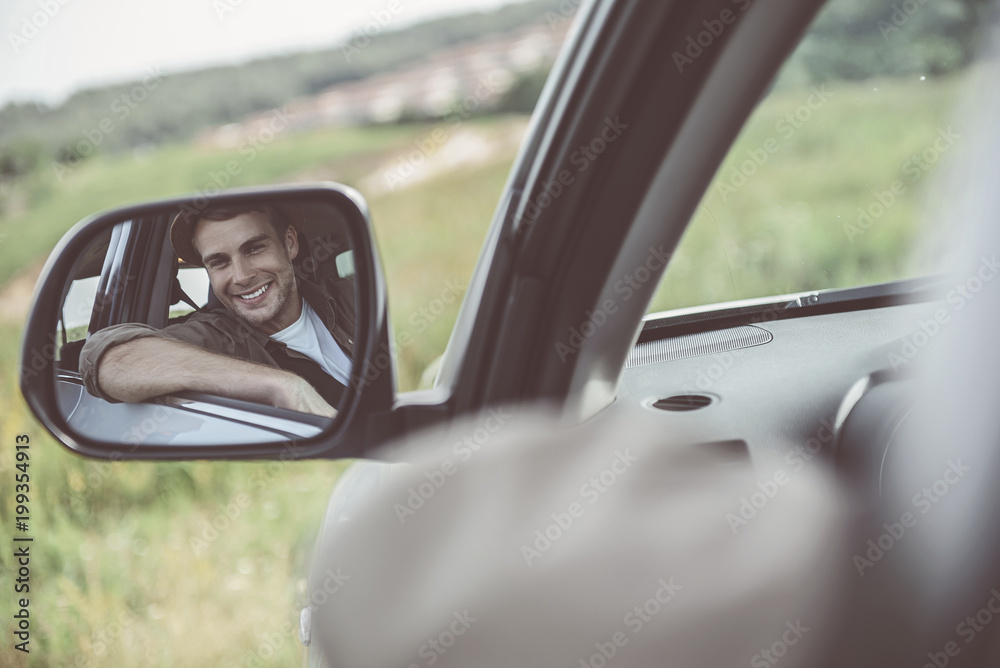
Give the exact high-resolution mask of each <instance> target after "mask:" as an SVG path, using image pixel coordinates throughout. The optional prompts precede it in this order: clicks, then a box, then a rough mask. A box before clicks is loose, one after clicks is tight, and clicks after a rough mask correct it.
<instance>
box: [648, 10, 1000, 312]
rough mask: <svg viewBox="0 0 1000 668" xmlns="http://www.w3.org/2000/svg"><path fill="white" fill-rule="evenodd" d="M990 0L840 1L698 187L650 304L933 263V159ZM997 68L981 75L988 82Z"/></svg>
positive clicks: (951, 119)
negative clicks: (697, 199)
mask: <svg viewBox="0 0 1000 668" xmlns="http://www.w3.org/2000/svg"><path fill="white" fill-rule="evenodd" d="M990 5H991V3H989V2H985V1H983V0H935V2H933V3H924V2H917V1H916V0H907V1H906V2H899V1H898V0H874V1H873V0H834V1H833V2H832V3H831V4H829V5H828V6H827V7H826V8H825V10H824V11H823V12H822V13H821V14H820V15H819V17H818V18H817V20H816V21H815V22H814V24H813V26H812V27H811V29H810V31H809V32H808V34H807V35H806V37H805V38H804V40H803V41H802V43H801V44H800V46H799V48H798V49H797V50H796V52H795V53H794V55H793V56H792V57H791V58H790V59H789V60H788V61H787V62H786V64H785V66H784V67H783V69H782V70H781V72H780V74H779V76H778V77H777V78H776V80H775V83H774V85H773V86H772V88H771V90H770V91H769V93H768V95H767V96H766V97H765V99H764V100H763V101H762V102H761V104H760V105H759V106H758V108H757V109H756V110H755V112H754V113H753V114H752V116H751V117H750V119H749V120H748V122H747V124H746V126H745V127H744V129H743V131H742V133H741V134H740V136H739V139H738V140H737V141H736V142H735V144H734V145H733V147H732V149H731V150H730V153H729V155H728V156H727V157H726V159H725V161H724V162H723V163H722V166H721V168H720V170H719V172H718V173H717V174H716V177H715V180H714V182H713V183H712V185H711V186H710V187H709V189H708V191H707V192H706V194H705V196H704V198H703V200H702V202H701V204H700V206H699V207H698V210H697V212H696V214H695V215H694V217H693V219H692V221H691V223H690V225H689V227H688V229H687V231H686V233H685V236H684V238H683V239H682V241H681V244H680V246H679V248H678V250H677V252H676V253H675V255H674V257H673V258H672V260H671V262H670V265H669V268H668V270H667V274H666V277H665V279H664V281H663V284H662V285H661V286H660V289H659V291H658V292H657V294H656V296H655V297H654V299H653V302H652V304H651V307H650V310H651V311H653V312H656V311H663V310H668V309H676V308H682V307H688V306H699V305H704V304H715V303H719V302H727V301H735V300H741V299H749V298H757V297H767V296H772V295H785V294H791V293H797V292H806V291H813V290H824V289H832V288H848V287H855V286H860V285H867V284H875V283H882V282H886V281H892V280H898V279H903V278H909V277H914V276H920V275H925V274H929V273H936V272H939V271H941V270H942V269H943V268H944V261H945V259H946V256H947V254H948V251H949V247H948V243H947V239H948V237H947V235H946V234H945V233H944V231H943V229H942V226H941V225H940V224H939V222H938V221H936V220H934V216H933V215H932V214H931V213H929V211H931V210H932V207H931V206H930V204H931V201H930V195H931V193H932V192H933V184H934V182H935V180H936V179H937V177H938V174H939V172H941V171H942V169H943V168H944V167H946V166H947V164H948V162H949V160H951V159H953V156H954V157H957V154H958V153H960V151H961V149H962V146H963V145H965V144H967V143H969V142H974V141H975V138H974V137H972V136H969V135H968V134H967V133H966V132H965V131H964V129H963V128H962V127H961V125H960V124H958V123H956V118H957V117H956V116H955V114H954V111H955V109H954V108H955V104H956V100H957V99H958V97H959V95H960V92H961V91H962V90H963V89H964V88H965V87H966V86H967V85H968V83H969V82H970V81H971V80H972V79H973V78H974V77H976V76H977V74H978V73H979V72H980V71H981V70H982V69H983V68H982V66H981V64H980V63H979V62H978V61H977V55H976V54H977V53H978V52H979V49H980V47H981V46H982V42H983V39H982V36H983V33H985V29H984V27H985V24H986V19H985V17H986V14H987V10H988V8H989V6H990ZM994 84H995V82H993V83H990V84H989V85H994Z"/></svg>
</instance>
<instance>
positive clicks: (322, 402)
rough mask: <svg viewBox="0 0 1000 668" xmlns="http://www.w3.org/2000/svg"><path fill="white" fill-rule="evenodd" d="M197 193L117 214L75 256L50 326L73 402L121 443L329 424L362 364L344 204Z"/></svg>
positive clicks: (68, 404) (83, 427)
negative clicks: (169, 204) (195, 196)
mask: <svg viewBox="0 0 1000 668" xmlns="http://www.w3.org/2000/svg"><path fill="white" fill-rule="evenodd" d="M196 202H197V200H196V201H195V202H192V203H191V204H184V205H181V206H174V207H169V208H162V209H158V210H152V211H151V212H149V213H145V214H143V215H138V216H134V217H130V218H127V219H126V218H123V219H121V220H118V221H113V223H114V224H113V225H112V226H109V227H105V228H103V229H102V230H101V231H100V232H97V233H95V235H94V237H93V239H92V240H89V241H88V244H87V246H86V248H85V250H84V252H82V253H80V254H79V255H78V256H77V257H75V258H73V260H72V262H73V266H72V268H71V269H70V271H69V274H68V276H69V279H68V280H67V281H66V284H65V286H64V287H63V291H62V300H61V303H60V304H59V313H58V324H57V326H56V331H55V332H54V340H53V341H54V343H55V350H56V352H55V355H56V360H57V364H56V387H57V396H58V400H59V407H60V411H61V413H62V415H63V417H64V418H65V419H66V422H67V424H68V425H69V426H70V428H71V429H72V430H74V431H76V432H77V433H78V434H80V435H82V436H85V437H87V438H90V439H94V440H99V441H102V442H105V443H114V444H121V445H122V446H123V452H125V451H132V452H134V451H135V450H136V449H137V448H141V447H142V446H144V445H146V446H150V445H185V444H191V445H239V444H254V443H274V442H276V441H282V440H289V441H291V440H298V439H304V438H309V437H312V436H316V435H318V434H320V433H321V432H322V431H324V430H325V429H326V428H328V427H330V426H331V425H332V423H333V420H334V419H335V418H336V416H337V414H338V409H339V408H341V407H342V405H343V402H344V401H345V399H346V397H347V387H348V386H349V385H350V378H351V374H352V371H353V370H354V367H355V357H354V355H355V350H356V348H355V345H354V342H355V340H356V339H357V338H358V329H357V328H358V323H357V322H356V318H355V304H356V303H357V301H358V294H359V292H358V289H359V286H358V285H357V283H356V280H355V269H354V252H353V249H352V247H351V243H350V237H349V233H348V226H347V224H346V221H345V218H344V214H343V213H342V212H341V211H339V210H338V209H337V207H336V206H334V205H332V204H330V203H329V202H326V201H319V200H317V201H310V200H309V199H306V198H304V197H303V198H300V199H297V200H290V199H288V198H287V197H283V198H281V199H280V200H277V199H276V200H274V201H271V200H268V199H267V198H263V199H259V200H247V199H242V200H240V201H239V202H230V201H213V200H207V201H206V200H204V199H202V200H201V205H202V206H200V207H198V206H195V203H196Z"/></svg>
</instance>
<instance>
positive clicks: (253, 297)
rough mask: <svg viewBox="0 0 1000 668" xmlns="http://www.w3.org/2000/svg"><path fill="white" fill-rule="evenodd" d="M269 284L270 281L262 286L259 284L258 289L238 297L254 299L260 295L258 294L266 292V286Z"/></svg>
mask: <svg viewBox="0 0 1000 668" xmlns="http://www.w3.org/2000/svg"><path fill="white" fill-rule="evenodd" d="M270 285H271V284H270V283H268V284H267V285H263V286H261V288H260V290H257V291H256V292H251V293H250V294H248V295H240V296H239V297H240V299H255V298H257V297H260V296H261V295H262V294H264V293H265V292H267V288H268V287H269V286H270Z"/></svg>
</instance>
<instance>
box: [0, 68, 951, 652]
mask: <svg viewBox="0 0 1000 668" xmlns="http://www.w3.org/2000/svg"><path fill="white" fill-rule="evenodd" d="M875 87H878V88H880V90H878V91H872V90H871V89H872V88H875ZM956 89H957V88H956V82H953V81H927V82H918V81H913V82H895V83H893V82H885V83H883V84H875V85H872V84H871V83H866V84H852V85H846V84H841V85H838V86H836V87H830V91H831V93H832V94H831V95H830V96H829V99H828V100H827V101H825V102H823V103H822V105H821V107H820V108H819V109H815V110H811V111H812V115H811V118H810V120H809V121H808V122H804V123H802V126H801V128H796V129H795V132H793V133H792V134H791V136H788V137H786V136H785V135H786V134H787V131H782V130H779V123H780V121H781V119H782V118H784V117H785V115H786V114H788V113H795V111H796V110H797V109H798V108H799V107H801V106H802V105H803V104H806V100H807V97H808V95H809V93H808V91H806V90H803V89H794V90H784V91H779V92H777V93H776V94H775V95H774V96H773V97H771V98H770V99H769V100H767V101H766V102H765V103H764V104H763V105H762V107H761V108H760V110H759V111H758V112H757V113H756V114H755V116H754V118H753V120H752V122H751V123H750V125H749V126H748V127H747V129H746V131H745V132H744V133H743V135H742V136H741V139H740V141H739V145H738V147H737V149H736V150H735V152H734V154H733V156H732V157H731V158H730V159H729V160H728V161H727V163H726V165H725V166H724V167H723V169H722V171H721V172H720V176H719V178H720V179H722V180H723V181H722V182H726V183H730V184H732V181H731V177H732V170H733V169H734V168H735V169H739V167H740V165H742V163H743V162H744V161H745V160H747V159H748V157H747V156H748V155H751V153H753V152H754V151H759V150H760V149H761V147H767V146H769V145H770V146H772V148H773V144H768V140H769V139H774V140H775V141H777V142H779V149H778V150H777V151H773V152H771V153H770V154H769V156H770V157H769V158H768V160H767V162H766V163H765V164H763V165H758V166H757V168H756V169H755V170H750V169H749V168H748V170H747V171H753V172H754V173H753V175H752V176H749V177H746V182H745V183H744V184H742V185H740V186H739V187H736V186H733V187H734V189H735V192H728V191H724V190H723V189H721V188H720V187H719V186H718V185H716V186H713V187H712V189H711V190H710V191H709V194H708V196H707V197H706V199H705V202H704V203H703V207H702V209H701V210H700V212H699V214H698V218H697V220H696V222H695V224H694V225H693V226H692V227H691V229H690V231H689V233H688V235H687V237H686V238H685V240H684V243H683V247H682V249H681V251H680V252H679V254H678V256H677V257H676V258H675V263H674V264H672V265H671V269H670V271H669V274H668V279H667V281H666V282H665V283H664V286H663V288H662V289H661V291H660V293H659V294H658V296H657V298H656V301H655V303H654V308H667V307H675V306H684V305H689V304H697V303H706V302H710V301H720V300H724V299H732V298H739V297H749V296H759V295H766V294H776V293H782V292H787V291H791V290H802V289H812V288H820V287H831V286H833V285H846V284H857V283H863V282H869V281H877V280H885V279H889V278H896V277H899V276H902V275H906V274H907V273H909V272H911V271H914V270H915V269H916V267H915V266H914V265H912V263H911V260H910V258H911V256H912V252H911V251H912V250H913V249H914V248H916V247H917V246H918V242H919V240H920V239H922V238H926V237H925V235H922V234H921V232H920V227H919V226H918V225H917V224H916V221H918V220H919V219H920V216H919V214H920V207H921V201H922V188H923V186H924V184H925V183H926V182H927V181H928V180H929V179H928V175H924V174H922V175H921V178H919V179H916V180H910V179H911V178H912V177H911V176H910V175H908V174H906V172H905V167H904V164H905V163H906V161H907V160H908V159H909V156H911V155H913V154H915V153H919V152H921V151H924V150H925V149H926V147H927V146H928V145H929V144H932V143H933V142H934V139H935V136H936V135H937V132H938V131H939V129H941V128H942V127H946V126H947V125H948V109H949V108H950V106H951V102H952V100H953V99H954V96H955V91H956ZM873 93H875V94H873ZM900 119H904V121H905V122H901V121H900ZM504 122H507V121H505V120H483V121H480V122H478V125H475V126H474V127H477V128H479V129H480V130H482V131H483V132H486V133H488V132H491V131H493V130H494V129H496V128H497V127H498V125H499V124H501V123H504ZM429 131H430V128H428V127H426V126H400V127H383V128H369V129H355V130H321V131H315V132H312V133H309V134H300V135H294V136H290V137H283V138H279V139H276V140H275V141H274V142H273V143H272V144H270V145H268V146H267V147H266V148H265V150H262V151H261V152H260V153H259V154H258V155H257V156H256V157H255V159H254V160H253V161H250V162H247V163H246V164H245V165H244V169H243V171H242V173H241V174H240V175H239V177H237V178H235V179H234V180H233V183H232V184H231V185H251V184H260V183H273V182H291V181H297V180H317V179H318V178H325V179H335V180H340V181H343V182H346V183H348V184H354V185H360V184H361V183H362V182H363V181H364V179H366V178H369V177H370V176H371V175H372V174H373V173H377V172H378V169H379V168H380V166H382V165H385V164H391V161H392V158H393V156H395V155H398V154H401V153H404V152H406V151H409V150H411V148H412V146H413V142H414V141H415V140H418V139H419V138H421V137H422V136H424V135H425V134H426V133H427V132H429ZM764 150H766V148H765V149H764ZM748 152H749V153H748ZM232 157H233V156H232V152H231V151H230V152H227V151H223V150H221V149H209V148H204V147H198V146H172V147H163V148H159V149H156V150H155V151H154V152H152V153H150V154H147V155H143V156H127V157H114V158H104V157H97V158H95V159H93V160H91V161H89V162H87V163H84V164H83V165H81V166H80V167H78V168H77V169H76V170H74V171H73V173H71V174H69V175H67V176H65V177H64V178H63V179H62V180H60V179H58V178H57V177H56V175H55V173H54V172H53V171H52V170H46V171H43V172H41V173H38V174H35V175H33V176H32V177H30V178H29V179H27V180H26V181H24V182H21V183H19V184H16V185H14V186H9V187H8V188H7V189H6V190H5V191H4V193H3V197H4V202H5V208H6V211H7V213H6V214H5V215H4V217H3V218H2V219H0V234H6V235H7V236H6V237H3V241H2V243H0V281H2V280H6V279H8V278H10V277H12V276H14V275H16V274H17V273H18V272H20V271H24V270H25V269H26V268H28V267H30V266H32V265H34V264H37V262H38V261H39V260H40V259H41V258H42V257H43V256H44V255H45V254H47V252H48V251H49V250H50V249H51V247H52V246H53V245H54V244H55V242H56V240H57V239H58V238H59V237H60V235H62V234H63V232H64V231H65V230H66V229H67V228H68V227H69V226H70V225H71V224H73V223H74V222H76V221H77V220H78V219H80V218H82V217H84V216H85V215H87V214H89V213H91V212H94V211H97V210H100V209H104V208H108V207H112V206H116V205H120V204H123V203H126V202H129V201H135V200H141V199H144V198H150V197H159V196H167V195H174V194H178V193H183V192H189V191H192V190H196V189H203V188H205V187H206V186H207V185H208V184H209V183H210V180H209V179H210V176H209V175H210V174H211V173H212V172H215V171H218V170H221V169H224V166H225V164H226V162H227V160H230V159H232ZM513 157H514V155H513V152H512V151H510V150H506V151H501V152H500V153H498V154H497V155H496V156H494V158H493V159H492V160H491V161H489V162H487V163H485V164H481V165H477V166H474V167H467V168H462V169H459V170H455V171H453V172H451V173H449V174H446V175H443V176H440V177H438V178H435V179H433V180H428V181H426V182H424V183H421V184H420V185H419V186H417V187H413V188H407V189H401V190H399V191H396V192H388V193H385V194H381V195H378V196H373V197H372V198H371V201H370V204H371V209H372V213H373V219H374V225H375V229H376V234H377V236H378V242H379V245H380V249H381V253H382V256H383V260H384V266H385V269H386V272H387V277H388V286H389V291H390V312H391V313H392V318H393V322H394V325H395V328H396V333H397V335H399V334H400V333H402V332H407V333H409V334H410V336H411V337H412V338H413V340H414V343H413V344H412V345H409V346H406V347H402V348H401V349H400V358H399V372H400V387H401V388H402V389H412V388H414V387H416V385H417V382H418V379H419V377H420V374H421V373H422V371H423V369H424V368H425V367H426V366H427V365H428V364H429V363H430V362H431V361H432V360H433V359H434V358H435V357H437V356H438V355H440V353H441V352H442V351H443V350H444V346H445V344H446V342H447V337H448V335H449V334H450V331H451V327H452V324H453V321H454V318H455V314H456V312H457V306H458V301H457V300H455V301H454V302H453V303H452V305H451V306H450V307H449V308H448V310H446V311H445V312H444V313H442V314H441V315H440V316H438V317H436V318H434V319H433V320H432V321H430V320H428V319H427V318H425V317H423V316H422V315H421V309H422V308H425V307H427V305H428V304H431V303H432V302H433V301H434V300H435V299H439V298H441V297H442V295H443V293H444V292H445V291H448V290H454V289H455V287H453V286H457V287H458V289H459V290H461V286H464V284H465V281H466V280H467V279H468V277H469V276H470V274H471V272H472V269H473V266H474V263H475V260H476V257H477V255H478V252H479V247H480V244H481V242H482V239H483V237H484V234H485V231H486V227H487V225H488V223H489V221H490V218H491V215H492V212H493V209H494V207H495V205H496V201H497V198H498V196H499V194H500V191H501V189H502V185H503V182H504V180H505V178H506V173H507V170H508V169H509V166H510V163H511V161H512V160H513ZM758 157H759V154H758ZM750 159H752V156H751V158H750ZM932 167H933V168H934V169H936V168H937V166H936V165H934V166H932ZM896 179H900V180H903V181H904V182H905V183H906V186H907V190H906V193H905V196H900V197H899V198H898V201H897V202H896V203H895V204H894V205H893V206H891V207H888V208H887V210H886V211H885V213H884V215H882V216H880V217H879V218H878V220H877V223H876V224H873V225H872V226H871V227H870V228H869V229H866V230H864V233H863V234H861V235H859V236H856V237H854V238H849V234H848V230H846V229H845V227H844V226H845V224H847V223H849V222H851V221H852V220H854V219H856V218H857V212H856V210H857V209H858V208H859V207H862V208H867V207H869V206H870V204H871V202H872V201H875V199H876V197H877V195H878V193H880V192H882V191H885V190H886V189H887V188H891V186H892V183H893V181H894V180H896ZM736 181H737V182H738V181H739V179H738V178H737V179H736ZM19 337H20V333H19V328H18V326H17V325H15V324H7V325H0V369H2V381H0V402H2V403H0V406H2V408H0V410H2V411H3V415H2V418H0V420H2V427H0V479H2V480H3V481H4V482H3V490H4V494H5V499H4V504H3V505H2V506H0V542H2V543H3V544H4V545H10V544H11V542H10V538H11V536H10V534H11V531H12V526H13V521H12V515H11V508H10V505H9V504H8V502H7V498H6V492H7V490H8V489H9V488H10V485H9V482H8V481H10V480H12V479H13V473H14V461H13V455H12V453H13V444H14V439H15V436H16V435H17V434H29V435H30V436H31V439H32V441H31V442H32V449H31V455H32V459H31V469H30V470H31V475H32V485H33V486H32V491H31V495H32V501H31V508H32V533H33V535H34V536H35V537H36V538H35V543H34V544H33V546H32V564H31V567H32V591H31V606H32V608H31V611H32V612H31V614H32V619H33V626H32V628H33V635H32V653H31V654H30V655H27V656H26V655H22V654H21V653H17V652H13V650H12V649H11V643H10V642H8V641H5V642H4V644H3V645H2V646H0V664H2V665H4V666H21V665H32V666H52V665H59V666H133V665H142V666H219V665H240V666H243V665H297V664H298V663H299V662H300V660H301V659H300V657H301V648H300V647H299V645H298V641H297V639H296V637H295V633H294V632H293V631H292V629H293V628H295V625H296V624H297V614H298V610H299V607H300V606H299V596H301V594H302V587H303V586H304V582H303V580H302V578H303V577H304V574H305V573H306V567H307V563H308V558H309V555H310V551H311V548H312V541H313V537H314V535H315V531H316V529H317V527H318V525H319V522H320V519H321V517H322V513H323V511H324V509H325V504H326V501H327V498H328V496H329V492H330V489H331V486H332V484H333V482H334V481H335V480H336V477H337V475H338V474H339V472H340V471H341V470H342V469H343V466H344V464H343V463H337V462H304V463H295V464H282V465H278V464H259V463H238V464H237V463H198V462H191V463H176V464H140V463H129V464H120V463H116V464H100V463H95V462H93V461H90V460H84V459H82V458H79V457H76V456H73V455H71V454H69V453H67V452H66V451H65V450H64V449H63V448H62V447H61V446H59V445H58V444H56V443H55V442H54V441H53V440H52V439H51V438H48V437H46V436H45V435H43V430H42V428H41V427H40V426H38V425H37V424H36V423H35V422H34V421H33V419H32V418H30V417H28V412H27V409H26V408H25V407H24V405H23V403H22V401H21V399H20V395H19V392H18V391H17V388H16V379H15V368H16V356H17V342H18V340H19ZM241 494H247V495H248V496H249V499H250V501H249V504H248V505H245V507H244V508H243V509H242V510H241V512H240V515H239V516H238V517H237V518H235V519H233V520H232V522H231V526H230V528H229V529H228V530H225V531H222V532H220V534H219V535H218V536H217V537H215V538H213V539H212V540H211V541H209V542H208V545H207V547H206V548H204V549H201V550H196V549H195V548H194V547H193V546H192V545H193V544H192V539H193V538H197V537H200V536H204V534H205V531H206V527H207V526H208V522H210V521H211V520H212V519H213V518H215V517H217V516H218V515H219V514H220V513H224V512H225V509H226V506H227V505H229V504H232V502H233V501H234V499H237V498H238V497H239V495H241ZM6 552H7V550H6V549H5V552H4V556H3V557H2V558H0V561H2V563H3V568H2V570H0V602H2V609H3V610H10V609H12V605H11V603H12V600H11V597H12V586H11V581H10V578H11V571H10V570H9V568H10V566H9V564H10V561H9V556H7V555H6ZM196 552H197V553H196ZM6 625H7V626H8V627H9V626H10V619H7V622H6ZM10 637H11V636H10V635H7V638H8V639H9V638H10ZM255 662H256V663H255Z"/></svg>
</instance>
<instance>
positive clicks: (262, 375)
mask: <svg viewBox="0 0 1000 668" xmlns="http://www.w3.org/2000/svg"><path fill="white" fill-rule="evenodd" d="M96 377H97V384H98V385H99V386H100V388H101V390H102V391H103V393H104V394H106V395H108V396H110V397H112V398H113V399H117V400H118V401H127V402H138V401H145V400H146V399H150V398H152V397H156V396H160V395H163V394H171V393H174V392H180V391H183V390H193V391H198V392H205V393H207V394H215V395H218V396H223V397H229V398H232V399H243V400H245V401H253V402H256V403H261V404H268V405H271V406H276V407H279V408H288V409H291V410H294V411H301V412H303V413H313V414H315V415H321V416H323V417H330V418H332V417H335V416H336V415H337V411H336V410H335V409H334V408H333V407H332V406H330V405H329V404H328V403H326V401H324V400H323V398H322V397H321V396H320V395H319V393H317V392H316V390H315V389H313V387H312V386H311V385H310V384H309V383H308V382H306V381H305V380H304V379H302V378H300V377H299V376H297V375H295V374H293V373H290V372H288V371H284V370H282V369H275V368H272V367H268V366H264V365H262V364H255V363H253V362H245V361H243V360H239V359H234V358H231V357H226V356H225V355H219V354H216V353H213V352H209V351H207V350H204V349H202V348H199V347H197V346H194V345H191V344H189V343H184V342H181V341H174V340H171V339H164V338H158V337H143V338H137V339H132V340H130V341H126V342H124V343H120V344H118V345H115V346H113V347H111V348H110V349H108V350H107V351H106V352H104V354H103V355H101V357H100V359H99V360H98V362H97V369H96Z"/></svg>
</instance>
